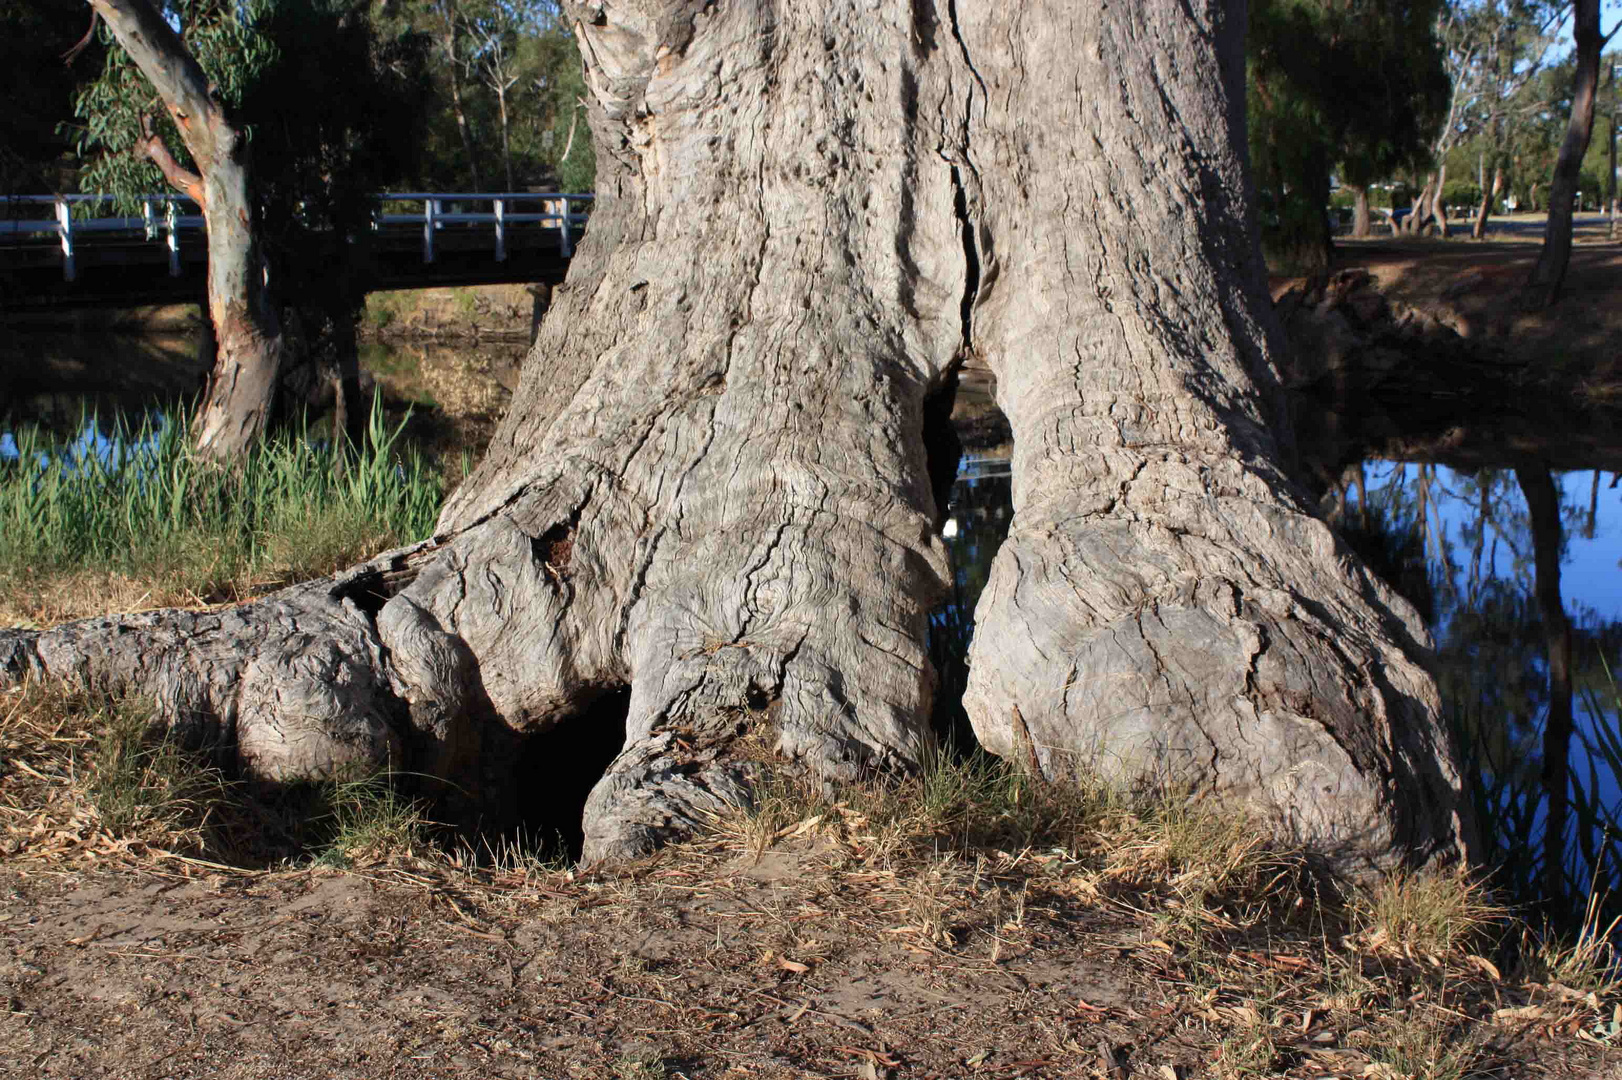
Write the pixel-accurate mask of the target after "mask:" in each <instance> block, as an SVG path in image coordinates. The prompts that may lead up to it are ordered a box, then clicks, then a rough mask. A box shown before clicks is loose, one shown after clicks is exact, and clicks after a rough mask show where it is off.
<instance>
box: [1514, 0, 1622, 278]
mask: <svg viewBox="0 0 1622 1080" xmlns="http://www.w3.org/2000/svg"><path fill="white" fill-rule="evenodd" d="M1599 11H1600V0H1572V38H1573V39H1574V41H1575V46H1576V49H1575V59H1576V64H1575V69H1574V72H1573V84H1572V90H1571V113H1570V119H1569V120H1568V122H1567V126H1566V135H1565V138H1564V139H1562V140H1561V142H1560V154H1559V156H1558V157H1557V158H1556V159H1555V164H1554V176H1553V178H1552V179H1551V180H1550V182H1549V220H1548V224H1547V225H1546V226H1545V227H1544V232H1543V247H1542V249H1541V250H1540V251H1539V252H1538V260H1537V262H1536V263H1535V264H1534V265H1533V267H1532V273H1531V275H1530V276H1529V277H1528V278H1527V280H1526V289H1525V298H1526V303H1527V306H1528V307H1531V308H1544V307H1549V306H1550V305H1552V304H1553V303H1554V302H1555V301H1556V300H1558V299H1559V298H1560V286H1561V283H1563V282H1564V281H1565V279H1566V267H1567V266H1568V265H1569V264H1570V262H1571V226H1572V205H1573V203H1575V202H1576V199H1577V183H1578V174H1579V173H1580V172H1581V170H1582V165H1583V157H1584V156H1585V155H1586V154H1587V153H1588V142H1589V139H1591V138H1592V137H1593V134H1594V107H1595V102H1596V100H1597V99H1598V96H1599V58H1600V51H1601V50H1602V49H1603V48H1604V47H1605V42H1606V41H1607V40H1608V38H1609V36H1610V35H1608V34H1601V33H1600V18H1599ZM1612 33H1615V31H1614V30H1613V31H1612Z"/></svg>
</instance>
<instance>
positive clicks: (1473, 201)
mask: <svg viewBox="0 0 1622 1080" xmlns="http://www.w3.org/2000/svg"><path fill="white" fill-rule="evenodd" d="M1442 202H1443V203H1444V204H1445V205H1447V206H1480V205H1481V185H1480V184H1477V183H1476V182H1475V181H1474V180H1449V181H1448V182H1447V183H1446V184H1444V185H1443V186H1442Z"/></svg>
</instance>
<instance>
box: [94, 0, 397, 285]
mask: <svg viewBox="0 0 1622 1080" xmlns="http://www.w3.org/2000/svg"><path fill="white" fill-rule="evenodd" d="M164 8H165V12H166V13H167V14H168V15H169V17H170V18H171V20H172V21H173V22H174V23H175V24H176V25H177V26H179V28H180V31H181V35H182V40H183V41H184V42H185V44H186V47H187V48H188V50H189V51H190V52H191V54H192V56H193V57H194V58H195V59H196V60H197V62H198V64H199V65H200V66H201V67H202V68H203V70H204V72H205V73H206V74H207V75H208V77H209V79H210V80H211V82H212V83H213V85H214V86H215V88H216V95H217V97H218V99H219V100H220V102H221V103H222V104H223V105H224V107H225V109H226V111H227V115H228V116H229V117H230V119H231V121H232V123H234V124H236V125H238V126H239V127H241V128H242V129H244V130H245V131H246V132H247V135H248V138H249V142H250V145H251V147H252V152H253V166H254V177H255V186H256V194H257V197H258V199H259V201H260V206H259V210H260V213H261V220H262V222H263V224H264V226H265V228H266V230H267V234H268V236H269V238H270V241H271V242H270V244H269V247H270V249H271V252H272V254H273V257H275V256H276V255H278V254H280V255H281V256H282V257H287V256H288V255H289V254H290V253H291V254H296V251H297V249H298V247H299V243H300V241H299V235H300V234H301V233H302V232H304V231H307V230H310V229H320V228H331V227H336V228H339V229H340V230H345V231H353V230H354V229H355V228H357V227H359V226H360V225H361V224H363V223H364V221H365V219H366V217H367V215H368V214H369V213H370V205H369V203H368V202H367V200H366V196H367V194H368V193H369V192H370V191H372V190H375V189H376V188H378V187H381V186H384V185H386V184H388V183H391V182H397V181H399V180H402V179H404V178H406V177H408V176H409V175H410V174H411V173H412V171H414V165H415V160H414V155H415V151H416V148H417V147H418V146H420V143H421V138H420V134H419V132H418V130H417V129H418V125H419V122H420V120H419V118H420V116H421V114H422V102H423V99H424V96H425V94H426V92H427V82H426V75H425V73H424V67H425V62H426V61H425V57H426V41H425V40H423V39H422V38H421V37H420V36H417V35H412V34H410V33H395V34H388V33H382V32H379V31H378V30H377V28H376V27H374V26H373V24H372V23H371V21H370V20H369V19H368V18H367V17H366V15H365V9H364V8H360V9H357V8H355V7H354V6H353V5H352V4H349V3H345V2H343V0H246V2H243V3H223V2H221V0H168V2H167V3H165V5H164ZM102 37H103V40H104V41H105V43H106V44H107V45H108V48H107V55H106V61H105V63H104V65H103V68H102V71H101V74H100V76H99V77H98V78H96V79H95V80H94V81H93V82H91V83H89V84H88V85H86V86H85V87H84V88H83V89H82V90H81V92H80V94H79V98H78V102H77V108H78V111H79V115H80V116H81V117H82V118H83V120H84V125H85V126H84V130H83V135H82V137H81V139H80V141H79V153H80V155H81V157H82V158H83V159H84V161H85V167H84V169H83V170H82V172H81V176H80V185H81V187H82V188H83V190H86V191H97V192H108V193H111V194H114V195H117V196H118V197H119V199H120V201H121V203H122V205H123V210H124V212H126V213H132V212H134V210H135V207H134V205H133V201H132V197H133V196H135V195H139V194H142V193H150V192H154V191H163V190H166V189H167V185H166V183H165V181H164V179H163V176H162V174H161V173H159V172H158V170H157V168H156V167H155V166H154V165H153V164H152V163H151V162H150V161H149V160H148V159H147V158H146V157H145V155H144V154H142V153H140V152H139V151H138V149H137V147H138V146H139V144H140V142H141V139H142V127H141V121H142V117H143V116H145V117H150V118H151V120H152V121H153V124H154V127H155V129H156V130H157V132H158V133H159V135H160V136H161V137H162V138H163V140H164V143H165V144H166V145H167V146H168V147H169V150H170V152H171V153H172V154H173V155H174V156H175V159H176V160H177V161H179V162H181V163H182V164H184V165H186V166H187V167H188V168H195V164H194V163H193V162H192V161H191V158H190V156H189V155H188V154H187V152H186V149H185V145H184V143H183V142H182V140H181V138H180V135H179V132H178V130H177V129H176V127H175V125H174V122H173V120H172V119H171V118H170V117H169V116H168V114H167V111H166V110H165V109H164V108H163V107H162V103H161V102H160V101H159V100H158V98H157V95H156V94H155V92H154V91H153V89H152V87H151V85H150V84H149V83H148V82H147V81H146V78H145V77H144V76H143V75H142V74H141V73H140V71H139V69H138V68H136V66H135V64H134V62H133V61H131V60H130V58H129V56H128V55H127V54H126V53H125V52H124V50H123V49H121V48H119V47H118V46H117V44H116V43H115V42H114V41H113V39H112V37H111V34H110V33H109V32H108V31H106V30H105V29H103V30H102Z"/></svg>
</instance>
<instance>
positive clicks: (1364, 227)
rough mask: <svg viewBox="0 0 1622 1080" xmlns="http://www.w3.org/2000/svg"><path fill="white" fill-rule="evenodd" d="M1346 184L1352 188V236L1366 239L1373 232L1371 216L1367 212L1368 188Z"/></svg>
mask: <svg viewBox="0 0 1622 1080" xmlns="http://www.w3.org/2000/svg"><path fill="white" fill-rule="evenodd" d="M1346 186H1347V187H1349V188H1351V189H1352V236H1353V237H1354V238H1355V239H1358V240H1366V239H1368V237H1369V236H1371V235H1372V234H1373V232H1374V225H1373V218H1372V217H1371V215H1370V214H1369V189H1368V188H1367V187H1365V186H1361V185H1352V184H1348V185H1346Z"/></svg>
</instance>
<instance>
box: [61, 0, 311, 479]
mask: <svg viewBox="0 0 1622 1080" xmlns="http://www.w3.org/2000/svg"><path fill="white" fill-rule="evenodd" d="M90 3H91V7H92V9H93V10H94V11H95V12H96V14H97V15H98V16H100V18H101V20H102V22H103V23H104V24H105V25H106V27H107V29H108V31H109V32H110V33H111V35H112V37H113V38H114V39H115V40H116V41H117V43H118V46H119V48H117V49H109V50H108V54H107V66H106V68H105V69H104V71H103V75H102V77H101V78H100V79H99V80H97V81H96V82H95V83H94V84H93V85H91V86H90V87H89V88H88V89H87V90H86V91H85V92H84V94H82V95H81V96H80V99H79V107H80V112H81V115H83V116H84V118H85V123H86V142H87V144H88V145H92V146H101V147H106V148H107V149H109V150H110V151H112V152H111V153H109V154H107V155H105V156H103V157H102V158H100V159H99V160H98V161H97V162H95V163H94V164H92V165H91V166H90V167H89V168H88V169H86V170H85V174H84V181H85V183H87V184H88V185H90V186H92V187H101V186H102V185H107V186H112V187H117V186H126V190H128V187H134V186H138V185H135V184H131V183H130V181H131V180H133V179H134V178H136V177H141V176H143V175H144V173H145V172H146V170H147V167H148V166H153V167H156V168H157V169H158V170H159V171H160V172H161V174H162V176H163V178H164V179H165V180H166V181H167V182H168V183H169V184H170V185H171V186H173V187H174V188H175V189H176V190H178V191H180V192H181V193H183V194H185V195H186V196H187V197H189V198H191V199H192V200H193V201H195V202H196V203H197V205H198V206H199V207H201V208H202V211H203V217H204V219H205V220H206V221H207V223H208V312H209V319H210V321H211V322H212V323H213V325H214V335H215V340H216V342H217V345H218V352H217V354H216V359H215V362H214V367H213V370H212V371H211V372H210V373H209V378H208V386H207V389H206V391H205V393H204V397H203V404H202V407H201V408H200V409H199V410H198V412H197V420H196V430H195V436H196V441H197V448H198V450H199V451H200V452H202V453H204V454H208V455H211V456H216V457H232V456H234V455H237V454H240V453H242V452H243V451H244V450H246V449H247V448H248V446H250V445H251V444H252V443H253V442H254V441H255V440H256V439H258V437H259V436H260V435H261V434H262V433H263V432H264V430H265V427H266V425H267V424H268V423H269V421H270V417H271V411H272V409H273V407H274V405H275V396H276V387H277V381H278V379H279V378H280V375H281V371H282V361H283V354H284V349H285V342H284V338H283V333H282V324H281V318H280V314H279V312H278V311H277V305H276V303H275V302H274V300H273V299H272V296H271V292H270V288H269V282H268V278H269V265H268V263H267V260H266V257H265V251H264V248H263V245H262V243H261V236H260V233H259V224H258V223H259V208H258V204H257V201H256V200H255V198H254V193H253V165H252V154H251V150H250V147H249V140H248V133H247V131H246V129H245V128H244V127H243V126H242V125H241V123H240V122H239V121H238V120H237V118H236V117H235V115H234V113H235V109H236V107H237V106H239V105H240V104H241V101H242V91H243V88H244V87H245V86H246V84H247V82H248V79H249V76H250V73H251V72H252V71H253V69H254V68H255V67H256V66H258V65H261V64H264V63H267V62H268V60H269V58H270V55H271V53H272V51H273V46H272V45H271V44H270V42H269V41H267V40H265V39H264V38H262V37H260V36H259V35H257V34H255V33H254V32H253V29H252V25H251V22H250V20H249V19H248V18H247V17H245V14H246V13H245V12H244V10H243V9H242V8H241V7H239V6H238V5H235V4H224V5H219V4H217V3H216V2H215V0H178V2H174V3H171V4H168V5H166V7H165V8H164V9H163V10H160V9H159V8H157V7H154V6H153V5H152V3H150V2H149V0H90ZM171 19H172V20H173V23H174V25H172V24H171ZM175 25H178V26H179V27H180V28H181V29H182V30H184V31H186V32H188V33H189V35H190V37H191V41H190V43H189V44H188V42H187V41H185V40H183V39H182V37H181V32H180V31H177V30H176V29H175ZM199 56H203V57H214V58H219V57H227V56H229V57H233V58H237V59H238V60H239V61H240V62H236V63H222V64H216V65H214V68H215V70H213V71H205V70H204V67H203V65H202V64H201V63H200V62H199V61H198V57H199ZM160 115H162V116H166V117H167V121H168V123H169V125H170V130H171V131H173V132H174V134H175V136H176V137H177V140H178V142H180V143H181V144H182V146H183V147H184V149H185V153H186V155H187V156H188V157H189V159H190V161H189V164H188V163H186V162H183V161H182V160H181V158H180V157H179V156H177V154H176V152H175V151H174V150H173V149H171V147H170V144H169V142H168V141H167V140H166V139H165V138H164V136H163V134H162V133H161V132H160V131H159V130H158V123H159V116H160ZM120 182H122V185H121V184H120Z"/></svg>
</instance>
